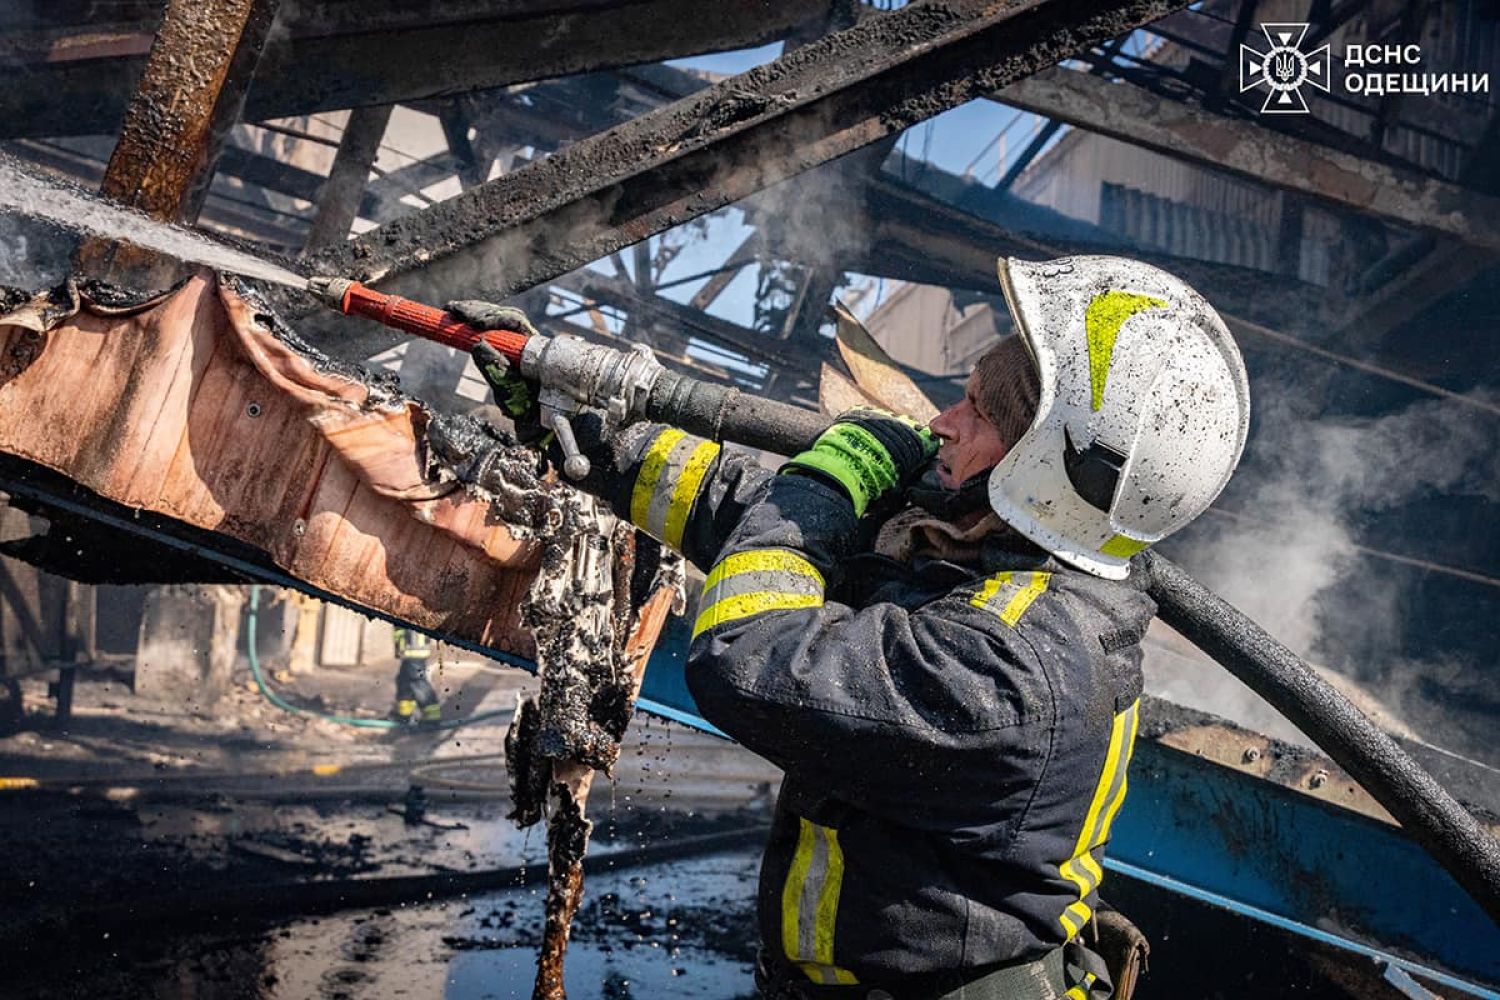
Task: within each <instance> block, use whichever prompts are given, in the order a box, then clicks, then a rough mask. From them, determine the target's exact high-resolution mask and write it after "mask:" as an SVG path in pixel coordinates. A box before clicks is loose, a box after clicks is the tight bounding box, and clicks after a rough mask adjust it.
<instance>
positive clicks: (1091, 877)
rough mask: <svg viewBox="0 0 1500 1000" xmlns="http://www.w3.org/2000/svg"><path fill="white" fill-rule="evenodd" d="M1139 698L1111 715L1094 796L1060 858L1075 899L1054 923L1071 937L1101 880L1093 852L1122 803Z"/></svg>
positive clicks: (1080, 926)
mask: <svg viewBox="0 0 1500 1000" xmlns="http://www.w3.org/2000/svg"><path fill="white" fill-rule="evenodd" d="M1140 708H1141V703H1140V702H1139V701H1136V702H1134V703H1133V704H1132V705H1131V706H1130V707H1129V708H1127V709H1126V710H1125V711H1123V712H1120V713H1118V714H1116V715H1115V718H1114V723H1113V725H1111V726H1110V733H1109V749H1108V750H1107V751H1105V754H1104V769H1103V771H1101V772H1100V774H1099V784H1098V785H1097V786H1095V788H1094V797H1093V799H1092V800H1091V801H1090V802H1089V811H1088V815H1087V816H1085V817H1084V820H1083V829H1082V830H1080V831H1079V833H1078V842H1077V843H1076V844H1074V845H1073V856H1072V857H1070V858H1069V859H1068V860H1067V861H1064V862H1063V863H1062V865H1061V866H1060V867H1059V868H1058V873H1059V874H1060V875H1062V877H1063V878H1065V879H1067V880H1068V881H1069V882H1071V883H1073V885H1074V886H1075V887H1076V888H1077V889H1078V899H1077V900H1075V901H1074V902H1072V903H1069V904H1068V907H1067V909H1065V910H1064V911H1063V912H1062V914H1061V915H1059V917H1058V918H1057V919H1058V922H1059V923H1061V924H1062V928H1063V930H1064V931H1065V932H1067V935H1068V937H1069V938H1070V939H1071V938H1073V937H1074V936H1076V935H1077V934H1078V932H1079V931H1080V930H1082V929H1083V926H1084V924H1087V923H1088V922H1089V917H1090V916H1092V914H1093V911H1092V910H1091V909H1090V908H1089V905H1088V902H1087V900H1088V896H1089V893H1091V892H1094V891H1095V890H1096V889H1098V888H1099V883H1100V882H1102V881H1103V880H1104V870H1103V869H1102V868H1100V867H1099V859H1098V858H1096V857H1094V853H1093V852H1094V851H1096V850H1098V849H1099V848H1100V847H1102V846H1104V842H1105V841H1107V840H1108V839H1109V827H1110V824H1111V823H1113V822H1114V820H1115V814H1117V813H1118V812H1119V811H1120V806H1121V805H1123V804H1124V802H1125V790H1126V788H1127V786H1128V784H1129V782H1128V779H1127V772H1128V770H1129V768H1130V756H1131V753H1132V752H1133V750H1134V747H1135V733H1136V728H1137V726H1138V724H1139V722H1140Z"/></svg>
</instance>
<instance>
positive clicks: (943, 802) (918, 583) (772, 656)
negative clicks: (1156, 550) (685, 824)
mask: <svg viewBox="0 0 1500 1000" xmlns="http://www.w3.org/2000/svg"><path fill="white" fill-rule="evenodd" d="M611 447H612V453H611V454H610V455H609V456H608V459H607V460H606V461H600V462H596V463H595V469H596V471H595V473H594V474H593V476H592V481H591V482H590V483H589V484H588V486H589V487H590V488H591V489H593V490H594V491H596V492H599V493H600V495H602V496H604V497H605V498H606V499H608V500H610V501H611V502H612V503H613V505H614V506H615V508H616V509H617V510H618V511H620V512H621V513H622V514H624V515H627V516H629V517H630V518H631V520H632V521H633V522H634V523H635V524H637V525H638V526H640V527H642V528H644V529H645V530H647V531H648V532H650V533H651V534H653V535H655V536H656V537H657V538H658V539H660V540H661V541H663V542H665V543H667V544H669V545H671V546H673V547H675V548H677V549H679V550H680V551H682V552H683V553H684V554H685V555H686V556H687V557H688V558H689V559H690V560H692V561H693V562H694V563H696V564H697V565H699V566H700V567H703V568H705V569H707V570H708V578H707V580H706V582H705V586H704V591H703V595H702V598H701V599H700V601H699V605H698V613H697V619H696V622H695V624H694V629H693V641H692V646H691V650H690V652H689V657H688V662H687V680H688V685H689V688H690V689H691V691H692V693H693V697H694V698H695V699H696V701H697V704H698V707H699V709H700V711H701V712H702V714H703V716H704V718H706V719H708V720H709V721H710V722H712V723H713V724H714V725H716V726H718V727H720V728H721V729H723V730H724V731H725V732H726V733H728V734H729V735H731V736H733V737H734V738H735V739H737V740H738V741H740V742H741V743H743V744H744V745H745V746H746V747H748V748H749V749H751V750H753V751H755V752H756V753H758V754H760V755H762V756H764V757H765V758H767V759H768V760H770V761H772V762H773V763H775V764H776V765H778V766H779V767H781V768H782V769H784V770H785V772H786V779H785V782H784V784H783V786H782V791H781V797H780V800H779V802H778V804H777V809H776V818H775V823H774V827H773V830H772V834H771V841H770V844H769V846H768V847H767V850H766V855H765V859H764V862H763V865H762V870H761V881H760V894H759V904H760V926H761V933H762V935H763V940H764V944H765V946H766V947H767V948H768V949H769V950H770V951H771V952H772V953H773V954H775V955H777V956H780V957H781V958H782V960H783V961H785V962H786V963H789V964H791V965H793V966H797V967H800V968H801V969H802V971H803V972H804V973H805V974H806V975H807V977H808V978H809V979H810V980H811V981H813V982H817V983H828V984H833V983H855V982H859V983H870V984H886V983H891V984H899V983H900V982H902V981H909V979H910V977H920V976H922V975H923V974H926V973H932V972H936V971H939V970H949V971H951V970H966V969H975V970H979V969H982V968H984V967H987V966H992V965H995V964H1003V963H1009V962H1015V961H1017V960H1025V959H1031V958H1036V957H1038V956H1040V955H1042V954H1045V953H1046V952H1048V951H1050V950H1051V949H1053V948H1055V947H1057V946H1058V945H1061V944H1063V943H1064V942H1065V941H1066V940H1068V939H1070V938H1072V937H1074V936H1076V935H1077V933H1078V932H1079V930H1080V929H1081V928H1082V926H1083V925H1084V924H1085V923H1086V922H1087V921H1088V919H1089V917H1090V915H1091V913H1092V911H1093V908H1094V907H1095V906H1096V905H1097V902H1098V897H1097V890H1098V886H1099V882H1100V880H1101V879H1102V870H1101V868H1100V862H1101V860H1102V857H1103V851H1104V845H1105V843H1106V841H1107V840H1108V837H1109V827H1110V823H1111V821H1112V820H1113V818H1114V816H1115V814H1116V813H1117V811H1118V810H1119V808H1120V805H1121V803H1122V801H1123V799H1124V795H1125V772H1126V766H1127V764H1128V763H1129V759H1130V751H1131V746H1132V742H1133V740H1134V737H1135V729H1136V720H1137V704H1138V699H1139V696H1140V692H1141V672H1140V660H1141V651H1140V645H1139V643H1140V640H1141V638H1142V637H1143V636H1144V634H1145V630H1146V625H1147V623H1148V622H1149V621H1150V619H1151V616H1152V615H1153V613H1154V612H1155V605H1154V603H1153V602H1152V601H1151V599H1150V598H1149V597H1148V596H1147V595H1146V594H1145V592H1144V590H1143V586H1142V585H1139V584H1138V583H1137V582H1135V581H1126V582H1121V583H1116V582H1111V581H1107V580H1103V579H1099V578H1097V577H1093V576H1089V575H1087V574H1084V573H1081V572H1077V571H1074V570H1070V569H1067V568H1065V567H1063V566H1061V565H1059V564H1058V563H1056V562H1055V561H1054V560H1052V559H1050V557H1048V556H1047V554H1046V553H1043V552H1041V551H1040V550H1038V549H1035V548H1034V547H1031V546H1030V545H1028V544H1026V543H1024V542H1018V543H1015V544H1012V545H1010V546H1008V547H1007V546H1005V545H996V546H992V547H990V550H989V551H988V552H987V555H986V556H985V559H984V565H983V566H982V568H981V569H978V570H975V569H968V568H964V567H961V566H958V565H956V564H954V563H950V562H945V561H941V560H937V559H921V558H919V559H917V560H916V561H915V562H914V563H913V564H911V565H906V564H903V563H900V562H897V561H895V560H893V559H889V558H885V557H883V556H880V555H877V554H875V553H873V552H871V551H870V550H869V547H868V543H867V542H862V540H863V539H866V538H868V537H869V536H870V534H871V532H870V530H869V527H870V526H869V525H868V524H867V525H861V524H860V523H859V522H858V521H857V520H856V518H855V516H854V510H853V506H852V504H851V503H850V502H849V500H848V498H847V497H845V496H844V495H843V494H842V493H841V492H840V491H838V490H837V489H835V488H833V487H831V486H829V485H827V484H825V483H823V482H821V481H819V480H815V479H812V478H808V477H804V476H777V475H772V474H770V473H769V472H768V471H767V470H765V469H764V468H762V467H761V466H759V465H758V464H756V463H755V462H754V461H753V459H751V458H750V457H749V456H747V455H745V454H743V453H736V452H734V451H732V450H731V451H726V452H723V453H721V452H720V450H719V447H718V446H717V445H715V444H713V443H711V442H706V441H703V440H701V439H698V438H693V437H691V436H687V435H684V434H683V433H682V432H681V431H678V430H675V429H672V428H664V427H661V426H659V425H637V426H635V427H632V428H629V429H628V430H626V431H625V432H623V433H621V434H620V435H618V436H617V437H616V438H615V439H614V441H613V442H612V446H611ZM865 520H866V521H867V522H868V521H869V520H871V519H870V518H869V517H866V518H865ZM1136 576H1137V579H1138V578H1139V574H1137V575H1136ZM1070 995H1071V994H1070ZM1080 995H1082V994H1080Z"/></svg>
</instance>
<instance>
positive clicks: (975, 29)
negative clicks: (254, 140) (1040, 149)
mask: <svg viewBox="0 0 1500 1000" xmlns="http://www.w3.org/2000/svg"><path fill="white" fill-rule="evenodd" d="M1183 6H1185V3H1184V0H1128V2H1125V3H1120V2H1118V0H1074V2H1067V3H1065V2H1063V0H1031V2H1025V3H1013V4H1001V5H996V4H992V3H986V2H982V0H959V2H952V3H936V2H922V3H916V4H912V5H910V6H908V7H905V8H902V9H901V10H898V11H895V12H894V13H891V14H886V15H883V16H876V17H870V18H868V19H866V20H865V21H863V22H862V23H860V24H859V25H857V26H855V27H853V28H850V29H848V30H846V31H842V32H839V33H837V34H835V35H830V36H828V37H826V38H823V39H821V40H819V41H817V42H813V43H811V44H809V45H807V46H804V47H803V48H800V49H798V50H796V51H794V52H791V53H788V54H787V55H785V56H783V57H782V58H781V59H778V60H777V61H775V62H774V63H771V64H769V65H767V66H763V67H759V68H757V69H755V70H752V71H750V72H748V73H745V74H742V75H740V76H737V77H734V78H731V79H729V80H725V81H723V82H721V83H719V84H716V85H715V86H713V87H710V88H708V89H706V90H704V91H701V92H700V93H698V94H694V95H692V96H689V97H687V98H684V99H682V100H680V101H677V102H676V103H674V104H672V105H669V106H667V107H664V108H661V109H658V110H657V111H654V112H651V113H649V114H646V115H643V116H641V117H639V118H636V119H634V120H632V121H630V122H627V123H625V124H623V125H620V126H619V127H617V128H614V129H611V130H609V131H608V132H605V133H603V134H601V135H597V136H592V137H590V138H588V139H584V140H582V141H580V142H577V143H575V144H573V145H572V146H570V147H568V148H566V149H563V150H560V151H559V152H557V153H555V154H553V155H552V156H550V157H548V158H547V159H545V160H542V161H540V162H537V163H533V164H531V165H530V166H528V167H525V168H523V169H521V170H518V171H516V172H515V173H514V174H512V175H509V176H507V177H503V178H498V179H496V180H494V181H491V182H489V183H488V184H484V185H481V186H480V187H477V188H474V189H472V190H470V191H468V192H465V193H464V194H462V195H460V196H458V197H456V198H453V199H451V200H449V201H445V202H443V203H441V204H439V205H435V206H433V207H432V208H430V209H427V210H426V211H424V212H421V213H417V214H415V215H412V216H409V217H406V218H404V219H399V220H397V221H395V222H393V223H390V224H388V225H385V226H382V227H380V228H379V229H377V230H374V231H372V232H371V233H366V234H364V235H363V236H361V237H360V238H358V239H356V240H352V241H350V244H349V246H347V247H343V248H339V249H338V250H337V251H334V252H329V253H328V254H326V255H324V256H323V263H324V264H325V266H326V267H327V268H328V269H329V270H333V271H339V272H349V273H354V274H357V275H359V276H361V277H362V278H364V279H365V280H373V281H376V282H379V281H383V280H389V279H392V278H395V277H397V276H399V275H401V274H403V273H406V272H409V271H413V270H416V269H418V268H422V269H424V270H425V273H424V275H423V279H424V284H425V285H426V286H427V287H428V288H431V287H432V286H433V285H436V286H437V287H446V288H452V289H457V288H464V289H466V290H468V291H470V292H474V291H482V292H484V293H485V294H489V295H492V296H498V297H503V296H505V295H508V294H512V293H514V292H516V291H519V290H521V289H524V288H530V287H533V286H535V285H538V284H540V283H541V282H543V281H547V280H550V279H552V278H555V277H557V276H558V275H561V274H565V273H567V272H568V271H571V270H574V269H575V268H577V267H579V266H581V265H583V264H585V263H587V262H589V261H592V260H595V259H598V258H600V257H602V256H605V255H606V254H608V253H610V252H611V251H613V250H616V249H618V248H619V247H622V246H625V245H627V244H630V243H634V242H636V241H638V240H641V239H645V238H646V237H647V236H650V235H652V234H654V233H658V232H661V231H663V230H664V229H667V228H669V227H671V226H673V225H677V224H679V223H682V222H685V221H687V220H688V219H692V218H696V217H697V216H699V215H702V214H704V213H706V212H710V211H713V210H714V209H717V208H720V207H722V206H724V205H726V204H729V203H731V202H733V201H737V200H738V199H740V198H743V197H745V196H746V195H748V194H750V193H752V192H754V191H757V190H760V189H762V188H764V187H767V186H769V185H771V184H774V183H776V182H777V181H780V180H783V179H785V178H788V177H791V176H793V175H795V174H798V173H801V172H803V171H805V170H809V169H811V168H813V167H815V166H817V165H819V164H821V163H826V162H828V161H829V160H832V159H835V158H837V157H839V156H842V155H844V154H846V153H849V152H852V151H853V150H855V149H858V148H860V147H862V146H866V145H868V144H870V143H872V142H875V141H876V140H878V139H880V138H882V137H885V136H888V135H891V134H893V133H895V132H898V131H900V130H901V129H904V128H906V127H908V126H910V125H912V124H915V123H916V122H919V121H924V120H926V119H928V118H931V117H932V116H934V115H936V114H939V113H941V112H942V111H945V110H947V109H949V108H951V107H954V106H956V105H958V104H961V103H963V102H965V101H967V100H969V99H971V98H973V97H976V96H979V95H982V94H986V93H990V92H993V91H994V90H997V89H999V88H1001V87H1003V86H1006V85H1007V84H1009V83H1012V82H1014V81H1015V80H1018V79H1020V78H1021V77H1023V76H1026V75H1028V74H1030V73H1034V72H1036V71H1037V70H1038V69H1041V68H1043V67H1045V66H1049V65H1052V64H1053V63H1055V62H1057V61H1058V60H1059V59H1062V58H1065V57H1067V56H1069V55H1071V54H1073V53H1075V52H1077V51H1078V50H1079V49H1082V48H1085V47H1087V46H1090V45H1093V44H1096V43H1098V42H1101V41H1104V40H1105V39H1108V38H1113V37H1115V36H1117V35H1119V34H1122V33H1124V32H1127V31H1130V30H1131V29H1133V28H1135V27H1137V26H1139V25H1141V24H1144V23H1147V22H1149V21H1151V20H1153V19H1155V18H1157V17H1160V16H1161V15H1163V14H1165V13H1167V12H1168V11H1171V10H1175V9H1177V8H1180V7H1183ZM459 251H467V252H464V253H462V254H460V253H459Z"/></svg>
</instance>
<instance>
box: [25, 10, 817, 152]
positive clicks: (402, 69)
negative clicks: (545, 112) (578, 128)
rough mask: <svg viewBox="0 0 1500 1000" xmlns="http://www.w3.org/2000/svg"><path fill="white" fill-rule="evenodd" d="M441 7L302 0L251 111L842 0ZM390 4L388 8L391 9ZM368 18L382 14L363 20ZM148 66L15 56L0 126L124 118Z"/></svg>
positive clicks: (704, 36) (578, 67) (478, 74)
mask: <svg viewBox="0 0 1500 1000" xmlns="http://www.w3.org/2000/svg"><path fill="white" fill-rule="evenodd" d="M189 6H193V5H192V4H189ZM202 6H205V7H206V6H207V5H202ZM325 6H327V7H334V8H338V9H340V10H343V9H344V8H349V10H348V11H345V13H344V14H343V16H342V18H341V19H335V20H333V21H328V20H327V17H326V16H323V20H322V21H319V20H318V18H319V17H320V16H322V15H320V14H319V10H320V9H321V8H322V7H325ZM442 6H443V8H444V10H443V11H442V14H441V16H442V17H443V18H444V20H443V21H441V22H440V23H432V22H433V17H432V12H431V5H412V4H404V3H381V4H374V5H367V4H334V5H315V4H305V5H298V7H299V8H303V9H301V10H299V12H298V18H297V19H296V20H293V21H292V23H291V24H289V25H288V30H287V32H286V33H285V34H284V35H281V36H280V37H278V38H277V39H275V40H274V41H273V42H272V43H271V44H269V45H267V46H266V52H265V55H264V58H263V62H262V67H263V69H262V72H261V73H260V74H259V76H258V77H257V79H256V81H255V85H254V87H252V88H251V91H250V94H249V97H248V100H247V101H246V105H245V116H246V120H248V121H263V120H265V119H268V118H282V117H289V116H293V115H304V114H310V113H312V112H316V111H331V110H336V109H340V108H350V107H358V106H362V105H367V104H393V103H401V102H403V101H409V100H414V99H418V98H426V97H437V96H445V95H453V94H458V93H463V92H465V91H470V90H483V89H486V88H491V87H499V86H504V85H507V84H512V83H523V82H528V81H532V80H545V79H550V78H553V77H559V76H568V75H570V74H574V73H587V72H592V71H595V70H601V69H609V68H613V67H619V66H631V65H636V64H639V63H649V62H658V61H661V60H665V59H675V58H680V57H683V56H690V55H697V54H701V53H704V52H720V51H724V50H729V49H739V48H747V47H751V46H755V45H762V44H765V43H766V42H772V41H775V40H777V39H779V38H784V37H786V36H787V35H789V34H791V33H792V32H794V31H797V30H800V29H802V28H805V27H807V26H809V25H813V24H821V23H823V22H824V20H825V19H826V18H827V16H828V9H829V4H828V3H827V2H823V3H808V2H805V0H770V2H760V3H753V4H751V3H727V4H719V5H716V6H715V7H714V8H713V11H712V15H711V16H708V15H707V14H706V12H705V9H704V7H703V5H702V4H701V3H700V2H699V0H647V2H638V3H627V4H613V5H609V6H605V5H602V4H597V3H578V2H576V0H567V2H551V3H527V4H524V5H522V6H521V8H520V9H519V10H512V11H510V12H508V13H507V14H505V15H503V16H496V15H495V13H494V9H495V6H496V5H495V4H494V3H487V4H485V5H483V6H484V7H486V8H487V9H485V10H483V13H482V14H481V12H480V8H479V7H476V8H475V10H474V12H473V14H472V15H471V16H470V18H469V19H463V20H461V19H459V18H456V17H453V15H452V14H450V13H449V12H448V11H447V10H446V8H447V7H448V6H450V5H448V4H444V5H442ZM470 6H473V5H470ZM507 6H511V7H513V6H514V5H507ZM367 7H371V8H373V9H372V10H367V9H366V8H367ZM403 11H404V13H403ZM382 12H384V14H385V18H384V21H382V20H379V19H378V16H379V15H380V14H381V13H382ZM367 17H368V18H371V19H374V20H373V25H374V26H371V25H370V24H362V23H361V21H362V20H364V19H365V18H367ZM299 22H300V23H299ZM386 22H389V23H386ZM144 65H145V60H144V59H142V58H141V57H138V56H135V57H128V56H127V57H121V58H103V59H75V60H65V61H36V62H31V63H28V64H25V65H22V66H18V67H15V68H13V69H11V70H10V71H9V73H8V79H7V81H6V86H5V87H4V88H3V89H0V138H16V137H20V136H37V135H90V134H101V133H112V132H114V131H116V130H117V129H118V128H119V124H120V117H121V114H122V113H123V111H124V106H125V102H124V100H123V98H122V96H121V95H123V94H127V93H129V92H130V91H131V90H132V89H133V88H134V86H135V82H136V80H138V79H139V78H140V76H141V74H142V71H143V67H144Z"/></svg>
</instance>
